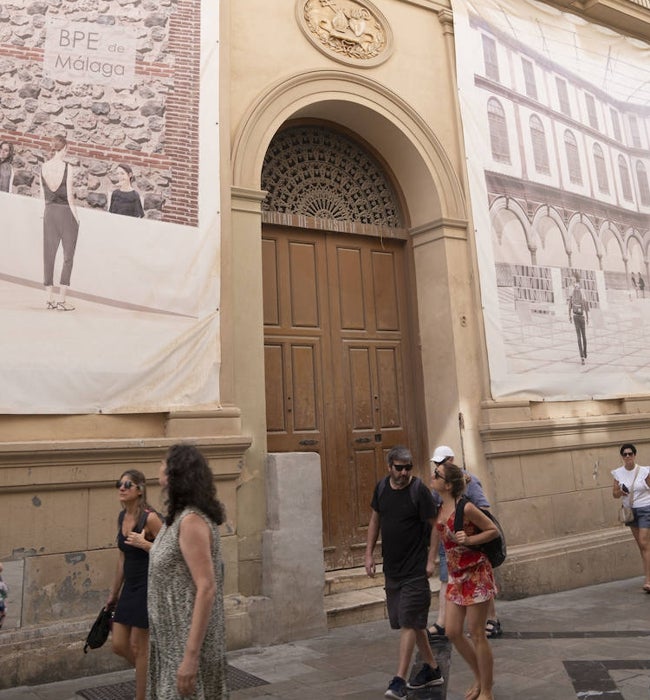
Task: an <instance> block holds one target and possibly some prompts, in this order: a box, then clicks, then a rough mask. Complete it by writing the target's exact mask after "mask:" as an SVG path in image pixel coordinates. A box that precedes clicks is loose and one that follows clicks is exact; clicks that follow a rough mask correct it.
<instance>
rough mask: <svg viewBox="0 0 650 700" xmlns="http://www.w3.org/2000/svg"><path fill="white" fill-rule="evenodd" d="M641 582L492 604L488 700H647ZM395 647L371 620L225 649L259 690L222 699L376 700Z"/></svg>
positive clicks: (649, 685)
mask: <svg viewBox="0 0 650 700" xmlns="http://www.w3.org/2000/svg"><path fill="white" fill-rule="evenodd" d="M641 584H642V579H640V578H635V579H629V580H625V581H618V582H614V583H606V584H599V585H595V586H589V587H586V588H580V589H576V590H573V591H565V592H562V593H555V594H551V595H543V596H536V597H531V598H526V599H523V600H518V601H499V602H498V605H497V610H498V613H499V617H500V620H501V623H502V625H503V629H504V634H503V636H502V637H500V638H498V639H495V640H492V641H491V646H492V649H493V653H494V668H495V687H494V697H495V700H522V699H523V698H525V700H577V699H578V698H588V697H598V696H600V697H607V699H608V700H648V699H649V698H650V595H647V594H644V593H642V591H641ZM397 643H398V633H397V632H392V631H391V630H390V629H389V627H388V622H387V621H380V622H370V623H366V624H362V625H355V626H352V627H343V628H340V629H335V630H331V631H330V632H329V633H328V634H327V635H324V636H322V637H317V638H314V639H308V640H302V641H297V642H292V643H290V644H282V645H278V646H274V647H265V648H254V649H243V650H239V651H235V652H231V653H230V654H229V656H228V661H229V664H230V666H231V667H232V669H235V670H238V671H240V672H242V678H244V680H245V679H246V678H248V677H253V678H255V679H258V680H257V682H263V683H264V684H263V685H256V686H255V687H248V688H242V689H240V690H234V691H233V692H232V693H231V699H232V700H243V699H244V698H266V699H268V700H270V699H272V698H287V699H289V700H298V699H300V700H305V699H306V698H307V699H308V700H319V699H321V698H332V697H337V698H345V699H346V700H371V699H379V698H382V697H383V694H384V691H385V690H386V687H387V685H388V682H389V681H390V679H391V678H392V676H393V675H394V672H395V660H396V654H397ZM449 664H450V668H449V672H448V683H447V686H446V691H447V692H446V697H447V700H463V699H464V691H465V689H466V688H467V687H469V685H470V684H471V674H470V673H469V672H468V670H467V667H466V665H465V663H464V661H463V660H462V659H461V658H460V657H459V656H458V654H456V653H455V652H453V651H452V652H451V658H450V660H449ZM443 668H444V663H443ZM246 674H250V675H249V676H247V675H246ZM132 678H133V672H132V671H127V672H120V673H113V674H106V675H103V676H95V677H93V678H85V679H83V678H82V679H76V680H74V681H65V682H62V683H52V684H49V685H42V686H34V687H31V688H25V687H22V688H14V689H10V690H4V691H0V700H80V697H81V696H79V695H76V693H77V692H78V691H80V690H83V689H88V688H97V687H105V686H107V685H109V686H110V684H113V683H119V682H124V681H126V680H130V679H132ZM420 697H422V696H420ZM438 697H442V695H441V694H440V693H439V694H438ZM110 700H118V698H117V697H115V698H110Z"/></svg>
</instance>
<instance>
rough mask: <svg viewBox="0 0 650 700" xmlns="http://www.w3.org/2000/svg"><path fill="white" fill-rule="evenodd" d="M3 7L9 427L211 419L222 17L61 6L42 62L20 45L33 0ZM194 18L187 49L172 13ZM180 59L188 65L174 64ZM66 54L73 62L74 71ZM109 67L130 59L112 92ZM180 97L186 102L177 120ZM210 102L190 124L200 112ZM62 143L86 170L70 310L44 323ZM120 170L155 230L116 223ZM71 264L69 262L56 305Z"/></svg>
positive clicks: (211, 12)
mask: <svg viewBox="0 0 650 700" xmlns="http://www.w3.org/2000/svg"><path fill="white" fill-rule="evenodd" d="M2 4H3V5H7V6H9V5H10V6H11V7H12V8H13V10H15V11H12V13H11V17H10V18H9V20H8V29H9V32H5V34H4V35H3V36H4V39H3V40H2V41H5V39H6V43H1V42H0V80H2V84H3V91H4V92H3V95H2V96H0V117H1V118H0V142H10V143H11V144H12V146H13V151H14V154H13V162H12V167H13V182H12V186H11V190H10V191H9V192H0V250H1V251H2V253H1V254H0V324H1V326H0V327H1V328H2V341H1V342H0V413H33V414H38V413H61V414H66V413H90V412H105V413H111V412H112V413H117V412H139V411H145V412H150V411H168V410H174V409H181V408H189V407H193V408H196V407H199V406H214V405H215V404H216V403H217V402H218V400H219V383H218V377H219V362H220V337H219V269H220V260H219V245H220V203H219V192H220V186H219V138H218V136H219V132H218V128H219V127H218V123H219V106H218V95H219V89H218V86H219V62H218V56H219V52H218V41H219V22H218V20H219V3H218V2H217V0H209V1H203V2H201V0H195V2H194V3H187V2H186V3H169V4H168V5H166V6H165V8H164V9H160V10H158V11H155V12H154V11H153V10H151V8H149V9H146V8H144V7H142V6H140V5H138V6H133V7H130V8H128V9H124V5H123V3H121V2H117V1H115V2H105V3H104V6H108V7H105V10H106V12H103V14H102V15H101V16H98V15H93V16H92V17H86V16H85V13H84V12H83V10H81V11H80V10H78V9H77V8H76V3H74V2H71V1H70V0H63V2H62V3H60V4H58V5H57V9H49V10H48V9H44V10H43V11H44V12H45V13H46V15H47V16H46V17H45V20H46V21H45V22H41V21H40V20H41V19H43V18H39V17H38V16H37V17H36V19H30V20H29V21H33V22H34V25H35V26H36V27H38V28H40V26H41V25H44V27H45V28H44V30H43V31H45V32H46V41H45V51H43V50H42V49H41V54H42V56H43V58H41V59H40V60H39V59H38V58H36V59H35V58H34V57H35V56H38V50H37V49H36V48H34V47H31V46H29V43H30V41H33V42H35V43H37V42H38V37H39V32H38V31H37V32H36V33H35V34H34V35H33V36H32V35H30V34H29V33H26V32H25V31H24V29H25V21H24V20H25V18H28V19H29V18H30V17H34V15H33V14H32V13H30V14H29V15H25V14H21V13H20V12H18V11H17V10H18V9H19V8H17V7H16V6H17V5H19V4H21V0H18V2H16V1H14V0H12V2H11V3H9V2H4V1H3V2H2ZM22 4H24V2H23V3H22ZM188 4H193V6H194V7H193V10H194V14H192V13H190V14H189V20H183V22H185V24H190V23H191V22H194V24H195V27H194V32H195V34H194V36H195V38H196V41H194V40H193V39H192V36H190V35H188V37H187V41H186V44H185V45H182V44H179V43H178V32H179V27H180V26H181V25H182V24H183V22H179V21H177V20H178V18H177V17H175V16H174V13H176V12H178V11H179V9H178V7H180V5H183V6H185V10H184V11H185V12H187V6H188ZM177 6H178V7H177ZM191 9H192V8H191ZM51 13H53V14H51ZM111 18H112V19H113V20H114V23H113V24H111V23H110V22H109V21H108V20H110V19H111ZM19 20H20V21H19ZM120 23H122V24H123V27H122V30H123V31H122V32H120ZM5 24H7V23H5ZM19 26H21V27H22V29H23V36H26V37H27V39H26V44H25V45H24V46H22V47H20V46H18V48H17V45H16V44H15V43H12V42H11V36H12V35H11V31H12V30H15V29H16V27H19ZM3 31H4V30H3ZM39 31H40V29H39ZM52 32H57V35H56V39H55V38H54V35H53V34H52ZM174 32H176V39H175V43H174V41H171V40H170V36H171V37H172V38H173V37H174ZM120 36H121V39H119V37H120ZM135 36H137V42H136V44H135V47H136V49H137V50H136V56H137V60H136V62H135V70H134V69H133V68H134V67H133V65H132V63H133V48H134V43H133V42H134V37H135ZM118 39H119V41H118ZM73 40H74V42H76V43H75V46H72V43H73ZM48 41H49V43H48ZM62 43H63V44H66V43H70V44H71V45H70V46H69V47H66V46H62ZM53 46H54V49H53ZM57 46H58V48H59V49H61V53H60V55H58V54H56V48H57ZM179 46H181V51H179V54H180V53H182V54H183V55H175V53H174V52H175V51H178V48H174V47H179ZM120 47H121V48H120ZM64 48H66V49H70V50H73V49H74V50H75V51H76V54H74V56H73V57H72V58H71V59H70V61H68V60H67V59H66V58H65V54H64V53H63V49H64ZM53 51H54V53H52V52H53ZM94 51H97V56H94V55H93V52H94ZM112 52H114V53H115V52H117V53H119V57H117V58H115V63H114V65H113V68H114V69H115V66H116V65H118V66H119V65H121V66H122V67H121V68H118V69H116V70H117V73H115V71H114V73H115V81H114V82H111V81H110V80H108V79H107V74H108V72H109V71H108V68H106V65H107V64H108V62H110V61H111V60H112V59H111V53H112ZM55 54H56V55H55ZM188 55H189V57H188ZM57 56H58V57H57ZM100 59H101V65H100V63H98V62H97V61H100ZM118 59H119V60H118ZM47 61H50V63H51V65H49V64H48V63H47ZM93 61H95V63H93ZM119 61H122V63H121V64H120V63H119ZM192 61H194V64H193V63H192ZM75 65H76V66H77V69H78V70H79V71H80V74H79V75H77V76H75V75H74V74H73V73H74V71H75V70H76V69H75ZM98 66H99V67H98ZM102 66H103V68H102ZM188 66H189V67H188ZM55 68H56V70H54V69H55ZM95 69H96V70H97V71H99V73H97V74H96V79H95V78H94V77H93V76H94V75H95ZM66 70H68V71H69V72H68V73H66V74H65V75H64V74H63V73H62V71H66ZM102 70H103V73H102ZM70 71H72V73H71V72H70ZM182 71H185V72H184V73H182ZM129 76H130V77H129ZM179 90H187V91H188V92H187V94H188V95H189V98H188V100H187V103H186V104H185V105H183V104H182V103H181V105H180V107H179V104H178V103H179V100H178V95H177V94H176V91H179ZM198 95H200V99H197V100H196V108H195V109H194V108H193V107H192V104H190V102H191V98H193V97H197V96H198ZM174 99H176V106H174V102H173V101H174ZM10 124H13V128H12V129H10V128H8V127H9V125H10ZM184 131H185V132H186V133H187V134H192V133H193V134H195V135H196V139H195V141H196V143H190V144H189V145H187V147H186V144H184V143H183V141H182V139H183V133H184ZM61 133H63V134H65V135H66V136H67V141H68V156H67V159H68V160H69V162H70V164H71V166H74V172H75V182H74V193H75V199H76V202H77V212H78V215H79V233H78V239H77V245H76V250H75V252H74V264H73V269H72V277H71V282H70V287H69V293H68V296H67V301H68V302H69V303H70V304H71V305H74V307H75V310H74V311H63V310H59V309H56V310H48V309H46V291H45V288H44V286H43V265H44V262H43V258H44V252H43V250H44V231H43V215H44V202H43V199H42V196H41V191H40V183H39V178H40V167H41V164H42V162H43V161H44V160H46V159H47V158H49V157H50V154H49V149H50V145H51V142H52V139H53V137H55V136H56V135H57V134H61ZM179 134H181V136H180V138H179ZM188 138H189V137H188ZM120 163H126V164H127V165H129V166H130V167H132V169H133V175H134V185H135V187H136V190H138V191H139V195H140V198H141V201H142V203H143V204H144V211H145V217H144V218H135V217H134V216H127V215H122V214H118V213H109V211H108V210H109V205H110V197H111V189H112V188H117V175H116V173H117V169H118V167H119V165H120ZM0 167H1V165H0ZM0 173H1V171H0ZM181 190H182V191H181ZM61 258H62V249H61V247H59V250H58V254H57V259H56V265H55V272H54V285H55V289H54V291H55V292H56V286H57V285H58V281H59V275H60V270H61Z"/></svg>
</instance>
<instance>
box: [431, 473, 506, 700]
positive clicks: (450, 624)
mask: <svg viewBox="0 0 650 700" xmlns="http://www.w3.org/2000/svg"><path fill="white" fill-rule="evenodd" d="M431 486H432V488H433V489H435V490H436V491H437V492H438V493H439V494H440V497H441V498H442V505H441V506H440V510H439V512H438V519H437V522H436V529H437V531H438V534H439V536H440V537H441V538H442V541H443V544H444V547H445V553H446V555H447V567H448V569H449V583H448V584H447V594H446V598H447V612H446V622H447V624H446V632H447V636H448V637H449V639H450V640H451V641H452V643H453V645H454V646H455V647H456V650H457V651H458V653H459V654H460V655H461V656H462V657H463V658H464V659H465V661H466V662H467V663H468V665H469V667H470V668H471V669H472V671H473V673H474V677H475V678H476V681H475V683H474V685H472V687H471V688H470V689H469V690H468V691H467V692H466V693H465V698H466V700H493V696H492V682H493V680H492V678H493V661H492V650H491V649H490V644H489V642H488V640H487V637H486V636H485V623H486V621H487V613H488V602H489V600H490V599H491V598H494V596H495V594H496V585H495V583H494V574H493V572H492V566H491V565H490V562H489V561H488V559H487V557H486V556H485V555H484V554H483V553H482V552H480V551H479V550H478V549H472V547H475V546H476V545H479V544H484V543H485V542H489V541H490V540H493V539H495V538H496V537H498V535H499V533H498V530H497V529H496V527H495V526H494V524H493V523H492V521H491V520H490V519H489V518H488V517H487V516H486V515H485V514H484V513H482V512H481V511H480V510H479V509H478V508H477V507H476V506H475V505H474V504H473V503H469V502H468V503H466V504H465V510H464V513H463V516H464V519H463V529H462V530H459V531H458V532H454V518H455V514H456V503H457V502H458V499H459V498H460V497H461V495H462V493H463V491H464V490H465V475H464V473H463V471H462V469H460V467H457V466H456V465H455V464H441V465H440V466H437V467H436V468H435V469H434V470H433V474H432V478H431ZM465 619H467V628H468V631H469V635H470V636H469V638H468V637H466V636H465V635H464V634H463V627H464V624H465Z"/></svg>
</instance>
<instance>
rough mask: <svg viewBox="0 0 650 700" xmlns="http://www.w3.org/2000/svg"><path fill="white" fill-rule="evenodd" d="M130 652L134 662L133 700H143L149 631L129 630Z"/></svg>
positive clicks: (145, 685)
mask: <svg viewBox="0 0 650 700" xmlns="http://www.w3.org/2000/svg"><path fill="white" fill-rule="evenodd" d="M131 650H132V652H133V657H134V660H135V700H145V696H146V693H147V666H148V663H149V630H145V629H141V628H139V627H132V628H131Z"/></svg>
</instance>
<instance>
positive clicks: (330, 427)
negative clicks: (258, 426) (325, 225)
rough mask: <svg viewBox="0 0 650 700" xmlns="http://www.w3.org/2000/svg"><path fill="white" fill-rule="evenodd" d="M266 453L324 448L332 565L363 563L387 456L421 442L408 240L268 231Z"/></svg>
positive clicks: (327, 546)
mask: <svg viewBox="0 0 650 700" xmlns="http://www.w3.org/2000/svg"><path fill="white" fill-rule="evenodd" d="M262 250H263V276H264V324H265V325H264V332H265V370H266V416H267V432H268V449H269V452H295V451H312V452H318V453H319V454H320V458H321V467H322V479H323V519H324V522H323V533H324V534H323V537H324V543H323V545H324V552H325V562H326V566H327V568H328V569H337V568H345V567H353V566H359V565H361V564H362V563H363V557H364V547H365V540H366V532H367V525H368V520H369V516H370V499H371V496H372V491H373V488H374V485H375V483H376V482H377V480H378V479H379V478H381V477H382V476H383V475H385V473H386V467H385V454H386V452H387V451H388V450H389V449H390V448H391V447H392V446H393V445H396V444H410V445H415V442H416V441H415V439H414V435H413V425H414V421H413V414H414V411H413V408H412V406H413V404H414V401H413V387H412V378H411V373H410V371H409V368H410V366H411V362H410V360H411V358H410V350H409V342H408V339H409V330H408V327H407V323H406V319H407V318H408V313H407V306H406V305H407V298H408V295H407V290H406V284H407V283H408V280H409V279H410V276H409V275H408V274H407V272H406V270H407V266H406V259H405V258H406V250H405V244H404V242H403V241H396V240H392V239H391V240H386V239H383V240H380V239H378V238H372V237H366V236H352V235H341V234H335V233H320V232H312V231H303V230H301V229H284V228H282V227H275V226H265V228H264V232H263V241H262Z"/></svg>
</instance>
